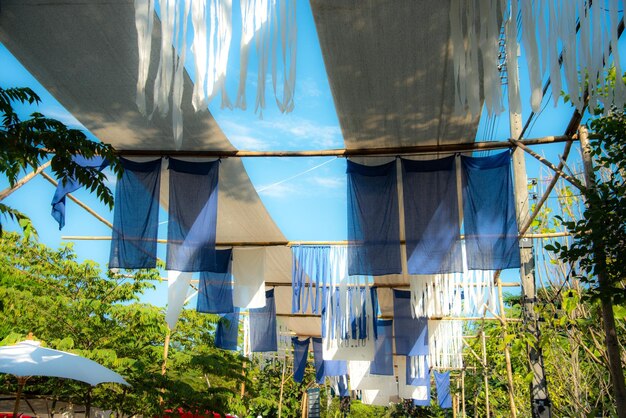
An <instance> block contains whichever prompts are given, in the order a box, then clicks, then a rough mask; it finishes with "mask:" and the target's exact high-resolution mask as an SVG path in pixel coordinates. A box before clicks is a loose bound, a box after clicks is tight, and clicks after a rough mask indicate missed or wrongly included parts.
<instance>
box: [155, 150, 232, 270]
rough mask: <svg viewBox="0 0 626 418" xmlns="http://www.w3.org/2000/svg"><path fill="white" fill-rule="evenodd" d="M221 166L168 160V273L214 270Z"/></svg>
mask: <svg viewBox="0 0 626 418" xmlns="http://www.w3.org/2000/svg"><path fill="white" fill-rule="evenodd" d="M219 164H220V163H219V160H218V161H210V162H188V161H181V160H176V159H174V158H170V159H169V175H170V196H169V198H170V200H169V211H168V213H169V223H168V224H167V259H166V268H167V269H168V270H179V271H211V269H212V268H213V266H214V265H215V234H216V224H217V191H218V177H219Z"/></svg>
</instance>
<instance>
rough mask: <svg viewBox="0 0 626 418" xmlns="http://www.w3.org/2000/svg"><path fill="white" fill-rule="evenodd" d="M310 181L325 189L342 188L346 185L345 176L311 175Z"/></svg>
mask: <svg viewBox="0 0 626 418" xmlns="http://www.w3.org/2000/svg"><path fill="white" fill-rule="evenodd" d="M310 181H311V182H312V183H313V184H314V185H316V186H318V187H322V188H325V189H332V190H337V189H340V190H344V189H345V187H346V179H345V177H313V178H311V180H310Z"/></svg>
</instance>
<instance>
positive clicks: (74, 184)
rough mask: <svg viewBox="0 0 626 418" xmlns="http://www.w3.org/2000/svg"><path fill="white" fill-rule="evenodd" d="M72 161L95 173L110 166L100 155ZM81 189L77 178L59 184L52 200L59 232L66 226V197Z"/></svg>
mask: <svg viewBox="0 0 626 418" xmlns="http://www.w3.org/2000/svg"><path fill="white" fill-rule="evenodd" d="M72 160H73V161H74V162H75V163H76V164H78V165H79V166H81V167H85V168H86V169H89V170H94V171H102V170H104V169H105V168H106V167H107V166H108V165H109V162H108V161H107V159H106V158H104V157H101V156H99V155H94V156H93V157H91V158H85V157H83V156H82V155H74V156H73V157H72ZM81 187H82V185H81V184H80V182H78V180H76V179H75V178H71V179H68V181H67V182H66V183H63V182H59V184H58V185H57V189H56V191H55V192H54V197H53V198H52V217H53V218H54V219H55V220H56V221H57V222H58V223H59V230H61V229H63V227H64V226H65V196H66V195H67V194H68V193H72V192H75V191H76V190H78V189H80V188H81Z"/></svg>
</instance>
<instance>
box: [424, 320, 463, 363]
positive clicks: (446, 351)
mask: <svg viewBox="0 0 626 418" xmlns="http://www.w3.org/2000/svg"><path fill="white" fill-rule="evenodd" d="M428 355H429V363H428V364H429V365H430V366H431V367H432V368H434V369H438V368H443V369H449V368H452V369H462V368H463V322H462V321H449V320H445V321H441V320H432V319H429V320H428Z"/></svg>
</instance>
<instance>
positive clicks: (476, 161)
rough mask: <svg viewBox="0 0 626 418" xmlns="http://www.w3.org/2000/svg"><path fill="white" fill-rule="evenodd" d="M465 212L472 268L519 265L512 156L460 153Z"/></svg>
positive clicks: (468, 263)
mask: <svg viewBox="0 0 626 418" xmlns="http://www.w3.org/2000/svg"><path fill="white" fill-rule="evenodd" d="M461 165H462V167H463V173H462V174H463V216H464V231H465V245H466V247H467V266H468V268H469V269H470V270H501V269H507V268H519V266H520V255H519V243H518V239H517V233H518V230H517V220H516V217H515V201H514V198H513V179H512V175H511V156H510V154H509V152H508V151H505V152H502V153H500V154H496V155H493V156H491V157H481V158H474V157H465V156H461Z"/></svg>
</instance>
